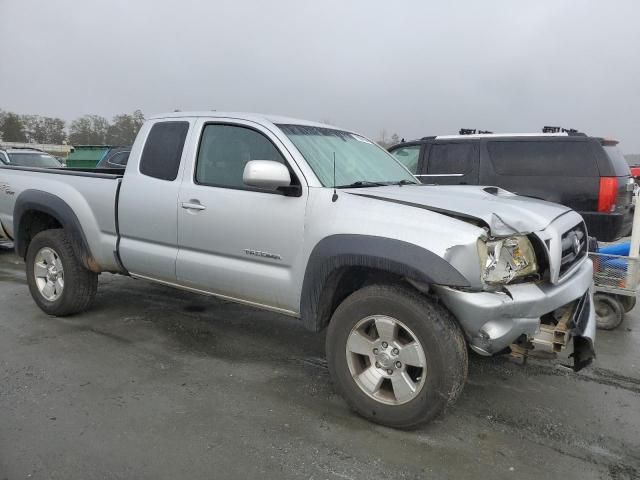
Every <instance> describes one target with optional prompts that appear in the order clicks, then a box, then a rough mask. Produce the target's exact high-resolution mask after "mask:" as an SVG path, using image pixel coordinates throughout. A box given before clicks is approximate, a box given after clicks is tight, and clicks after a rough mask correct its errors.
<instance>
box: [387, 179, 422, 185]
mask: <svg viewBox="0 0 640 480" xmlns="http://www.w3.org/2000/svg"><path fill="white" fill-rule="evenodd" d="M387 185H400V186H402V185H418V182H412V181H411V180H400V181H399V182H389V183H387Z"/></svg>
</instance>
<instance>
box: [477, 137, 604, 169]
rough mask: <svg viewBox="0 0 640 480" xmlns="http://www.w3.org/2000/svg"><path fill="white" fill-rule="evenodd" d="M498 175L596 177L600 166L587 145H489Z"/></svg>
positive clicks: (554, 142) (525, 143) (507, 143)
mask: <svg viewBox="0 0 640 480" xmlns="http://www.w3.org/2000/svg"><path fill="white" fill-rule="evenodd" d="M487 148H488V149H489V155H490V157H491V163H492V165H493V168H494V170H495V171H496V173H497V174H498V175H505V176H532V177H534V176H536V177H597V176H599V173H598V167H597V165H596V161H595V158H594V156H593V153H592V151H591V146H590V145H589V143H588V142H561V141H539V142H527V141H517V142H497V141H494V142H488V143H487Z"/></svg>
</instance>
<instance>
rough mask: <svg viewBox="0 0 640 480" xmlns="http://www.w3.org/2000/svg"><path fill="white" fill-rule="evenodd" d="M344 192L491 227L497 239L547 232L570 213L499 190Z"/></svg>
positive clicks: (427, 187)
mask: <svg viewBox="0 0 640 480" xmlns="http://www.w3.org/2000/svg"><path fill="white" fill-rule="evenodd" d="M344 191H345V192H347V193H349V194H352V195H358V196H363V197H367V198H372V199H374V200H379V201H387V202H393V203H398V204H402V205H407V206H409V207H415V208H422V209H426V210H431V211H434V212H437V213H441V214H443V215H448V216H451V217H457V218H460V219H462V220H468V221H475V222H478V221H480V222H481V223H484V224H485V225H486V226H488V227H489V229H490V231H491V234H492V235H497V236H503V235H512V234H515V233H531V232H537V231H540V230H544V229H545V228H547V226H549V224H550V223H551V222H553V221H554V220H555V219H556V218H558V217H560V216H561V215H564V214H565V213H568V212H570V211H571V209H570V208H568V207H565V206H563V205H558V204H556V203H550V202H545V201H543V200H537V199H533V198H529V197H523V196H520V195H516V194H514V193H511V192H508V191H507V190H503V189H501V188H498V187H482V186H472V185H452V186H434V185H404V186H397V185H391V186H387V187H370V188H352V189H347V190H344Z"/></svg>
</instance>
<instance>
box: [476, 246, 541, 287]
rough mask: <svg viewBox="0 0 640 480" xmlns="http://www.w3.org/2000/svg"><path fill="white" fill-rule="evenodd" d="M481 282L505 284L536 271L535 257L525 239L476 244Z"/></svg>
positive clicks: (531, 247)
mask: <svg viewBox="0 0 640 480" xmlns="http://www.w3.org/2000/svg"><path fill="white" fill-rule="evenodd" d="M478 250H479V254H480V262H481V265H480V271H481V275H482V281H483V282H484V283H488V284H507V283H511V282H512V281H513V280H516V279H518V278H523V277H527V276H529V275H532V274H535V273H536V272H537V271H538V264H537V262H536V255H535V253H534V251H533V246H532V245H531V242H530V241H529V239H528V238H527V237H525V236H524V235H517V236H513V237H507V238H500V239H496V240H488V241H486V242H483V241H480V242H478Z"/></svg>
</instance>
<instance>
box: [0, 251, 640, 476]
mask: <svg viewBox="0 0 640 480" xmlns="http://www.w3.org/2000/svg"><path fill="white" fill-rule="evenodd" d="M639 322H640V314H639V313H638V312H632V313H631V314H630V315H629V316H628V318H627V320H626V321H625V323H624V324H623V326H622V327H621V328H620V329H619V330H617V331H614V332H599V338H598V354H599V356H598V360H597V363H596V364H595V365H594V366H593V367H590V368H589V369H588V370H585V371H583V372H580V373H578V374H575V373H573V372H571V371H569V370H567V369H566V368H563V367H562V366H561V365H560V364H561V362H562V360H559V361H556V362H539V361H535V362H530V363H529V364H527V365H525V366H521V365H516V364H514V363H512V362H510V361H508V360H507V359H505V358H492V359H483V358H480V357H477V356H472V357H471V364H470V373H469V380H468V383H467V385H466V387H465V391H464V392H463V394H462V396H461V398H460V400H459V401H458V403H457V404H456V405H455V406H454V407H453V408H451V409H450V410H449V411H448V412H447V414H446V416H444V417H443V418H441V419H438V420H436V421H435V422H433V423H432V424H430V425H428V426H426V427H424V428H421V429H419V430H416V431H411V432H404V431H396V430H392V429H389V428H384V427H380V426H377V425H374V424H371V423H369V422H367V421H365V420H363V419H361V418H359V417H358V416H356V415H355V414H353V413H351V412H350V411H349V410H348V409H347V407H346V405H345V403H344V402H343V401H342V399H341V398H340V397H339V396H337V395H336V394H335V392H334V391H333V388H332V386H331V382H330V379H329V375H328V372H327V369H326V364H325V361H324V359H323V344H324V337H323V335H315V334H311V333H309V332H307V331H305V330H304V329H303V327H302V325H300V324H299V323H297V322H296V321H295V320H292V319H289V318H286V317H282V316H279V315H275V314H272V313H265V312H262V311H258V310H255V309H252V308H248V307H244V306H239V305H235V304H232V303H228V302H223V301H220V300H217V299H214V298H209V297H203V296H198V295H195V294H190V293H186V292H181V291H177V290H172V289H169V288H165V287H162V286H157V285H153V284H150V283H147V282H143V281H139V280H133V279H130V278H125V277H118V276H112V275H102V276H101V277H100V285H99V290H98V295H97V300H96V303H95V305H94V306H93V308H92V309H91V311H89V312H87V313H85V314H82V315H78V316H75V317H71V318H52V317H48V316H46V315H45V314H43V313H42V312H41V311H40V310H39V309H38V308H37V307H36V306H35V304H34V303H33V301H32V300H31V297H30V296H29V292H28V289H27V286H26V281H25V275H24V265H23V263H22V261H21V260H19V259H18V258H17V257H15V256H14V254H13V253H12V252H9V251H4V252H0V480H2V479H9V480H13V479H22V478H33V479H48V478H52V479H64V480H69V479H83V480H85V479H98V478H100V479H102V478H105V479H107V478H108V479H133V478H135V479H177V478H189V479H205V478H206V479H210V478H216V479H227V478H264V479H288V478H308V479H370V478H384V479H386V478H394V479H395V478H399V479H411V478H429V479H440V478H455V479H471V478H473V479H475V480H477V479H478V478H487V479H489V478H491V479H501V478H509V479H514V478H518V479H533V478H536V479H539V478H545V479H555V478H562V479H574V478H575V479H582V480H585V479H596V478H597V479H607V478H611V479H616V480H617V479H631V478H640V434H639V433H638V432H640V323H639Z"/></svg>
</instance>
